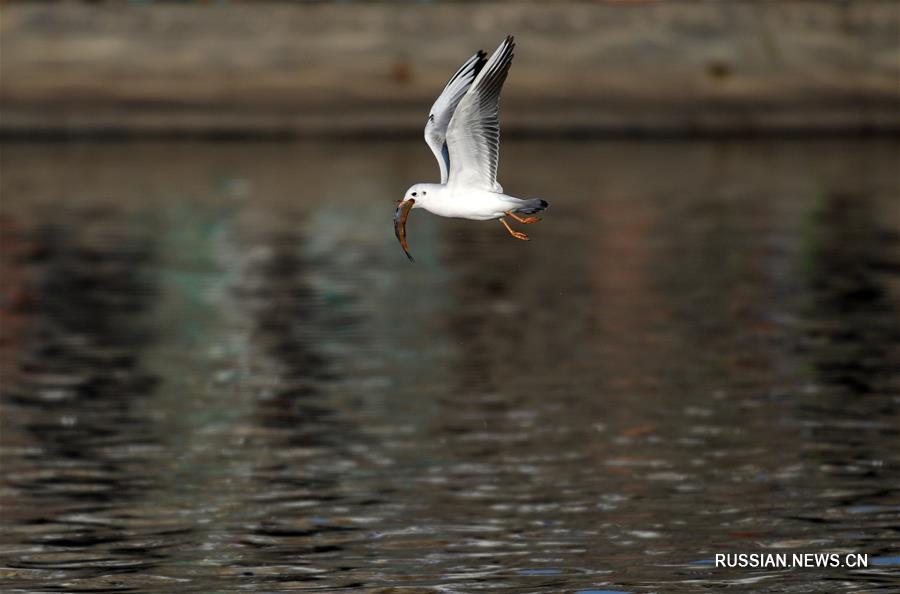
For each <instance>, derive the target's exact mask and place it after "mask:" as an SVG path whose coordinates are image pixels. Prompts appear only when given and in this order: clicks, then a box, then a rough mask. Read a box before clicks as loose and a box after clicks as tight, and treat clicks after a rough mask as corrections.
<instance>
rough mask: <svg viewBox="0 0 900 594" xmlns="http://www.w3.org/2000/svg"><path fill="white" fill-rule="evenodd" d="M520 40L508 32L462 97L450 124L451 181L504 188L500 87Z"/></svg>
mask: <svg viewBox="0 0 900 594" xmlns="http://www.w3.org/2000/svg"><path fill="white" fill-rule="evenodd" d="M515 46H516V44H515V42H514V40H513V38H512V36H508V37H507V38H506V39H505V40H504V41H503V43H501V44H500V47H498V48H497V50H496V51H495V52H494V54H493V55H492V56H491V57H490V59H489V60H488V61H487V64H485V66H484V68H482V69H481V72H479V73H478V76H477V77H476V78H475V81H474V82H473V83H472V85H471V87H469V90H468V91H467V92H466V94H465V96H464V97H463V98H462V99H461V100H460V101H459V105H458V106H457V107H456V111H454V112H453V117H452V118H451V120H450V125H449V126H448V127H447V145H448V147H449V149H450V179H449V183H451V184H454V185H456V184H460V185H465V186H471V187H477V188H482V189H485V190H490V191H493V192H502V191H503V188H502V187H500V184H498V183H497V165H498V163H499V161H500V90H501V89H502V88H503V83H504V82H505V81H506V75H507V74H508V73H509V67H510V65H511V64H512V59H513V49H514V48H515Z"/></svg>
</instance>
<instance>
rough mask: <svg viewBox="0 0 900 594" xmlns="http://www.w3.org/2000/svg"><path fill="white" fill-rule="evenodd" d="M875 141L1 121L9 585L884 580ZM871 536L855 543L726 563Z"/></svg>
mask: <svg viewBox="0 0 900 594" xmlns="http://www.w3.org/2000/svg"><path fill="white" fill-rule="evenodd" d="M897 154H898V151H897V145H896V144H895V143H890V142H861V143H854V142H815V143H814V142H797V143H765V142H752V143H704V142H696V143H675V142H671V143H659V144H654V143H618V142H607V143H588V142H580V143H565V142H551V143H547V142H523V143H507V144H505V145H504V165H503V181H504V183H505V185H506V186H507V188H508V189H509V190H510V191H511V192H513V193H517V192H520V193H523V194H533V195H537V196H543V197H546V198H547V199H549V200H551V202H552V203H553V207H552V210H551V211H550V212H549V213H548V216H547V217H546V220H545V221H544V222H542V223H540V224H538V225H533V226H529V229H528V231H529V233H530V234H531V236H532V239H533V241H531V242H530V243H523V242H516V241H513V240H511V239H509V237H508V236H507V235H506V233H505V231H504V230H503V229H502V228H501V227H500V226H499V225H498V224H496V223H493V222H489V223H471V222H465V221H447V220H440V219H437V218H435V217H432V216H430V215H428V214H423V213H420V212H418V211H417V212H416V213H414V214H413V216H412V217H411V218H410V243H411V245H412V247H413V251H414V252H415V254H416V256H417V260H418V262H419V263H418V264H416V265H414V266H413V265H410V264H409V263H408V262H407V261H406V259H405V258H404V257H403V254H402V252H401V251H400V249H399V247H398V246H397V245H396V242H395V240H394V238H393V233H392V230H391V228H390V220H389V219H390V212H391V210H392V208H393V204H394V201H395V199H396V198H397V196H399V194H398V192H400V191H402V190H403V188H405V187H407V186H408V185H409V183H411V182H413V181H415V180H417V179H428V178H430V177H433V173H434V172H433V171H432V169H433V165H432V163H431V162H430V160H429V158H428V153H427V151H426V150H423V148H422V147H421V146H420V143H418V142H416V143H360V144H353V143H318V144H313V143H310V144H302V143H301V144H277V143H273V144H267V143H260V144H252V143H251V144H224V145H214V144H210V145H205V144H190V143H181V144H171V145H166V144H126V145H25V144H20V145H7V146H5V147H4V152H3V177H2V186H0V191H2V196H3V203H2V209H3V212H2V241H3V258H2V275H3V293H2V304H0V305H2V316H3V317H2V331H3V336H2V341H0V373H2V376H3V384H2V388H3V395H2V398H3V399H2V417H0V422H2V427H0V429H2V433H0V445H2V451H0V456H2V458H0V462H2V469H3V473H2V478H0V488H2V491H0V493H2V505H3V508H2V521H3V525H4V530H3V531H2V535H0V546H2V548H0V580H2V583H3V587H4V590H5V591H23V592H25V591H28V592H32V591H141V592H162V591H179V592H184V591H196V592H209V591H235V590H247V591H265V592H271V591H298V590H305V589H314V590H320V591H341V590H354V591H371V592H376V591H393V589H395V588H397V589H403V590H404V591H415V592H439V591H440V592H472V591H480V590H490V591H506V592H576V591H583V592H589V591H624V592H659V591H666V592H694V591H698V590H711V591H717V590H719V589H722V588H725V587H728V588H730V589H735V590H748V591H779V592H782V591H783V592H811V591H848V592H849V591H863V590H865V591H877V590H884V591H890V590H891V589H892V588H894V587H895V586H896V584H897V580H898V578H900V567H898V564H897V562H896V559H897V555H898V545H897V543H898V542H900V534H898V528H897V526H898V525H900V478H898V477H900V472H898V463H900V455H898V453H897V451H898V448H897V443H898V442H900V439H898V428H900V414H898V409H900V200H898V196H900V191H898V187H897V186H898V180H897V177H896V157H897ZM795 551H797V552H818V551H828V552H860V553H868V554H869V555H870V557H871V558H872V560H873V563H872V566H871V567H870V568H869V569H849V568H838V569H790V570H784V569H754V570H749V569H716V568H714V567H712V566H711V560H712V559H713V557H714V555H715V554H716V553H726V552H728V553H740V552H795Z"/></svg>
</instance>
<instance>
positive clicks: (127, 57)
mask: <svg viewBox="0 0 900 594" xmlns="http://www.w3.org/2000/svg"><path fill="white" fill-rule="evenodd" d="M898 31H900V3H897V2H894V1H881V0H856V1H854V2H804V1H795V0H786V1H781V2H672V3H655V2H654V3H644V2H631V3H605V2H600V3H569V2H553V3H551V2H540V3H524V4H523V3H508V2H499V3H491V2H488V3H472V4H469V3H464V4H437V5H423V4H421V3H412V4H404V3H389V4H380V3H376V4H371V3H366V4H360V3H340V4H333V3H326V4H283V3H275V4H264V3H259V2H254V3H247V4H242V3H237V4H226V5H196V4H152V5H147V4H143V5H133V4H124V3H123V4H118V3H112V4H83V3H62V4H21V3H11V4H10V3H7V4H4V5H3V6H2V11H0V100H2V114H0V132H2V133H4V134H6V135H16V134H25V135H27V134H32V133H46V134H66V133H88V134H91V133H113V134H117V133H124V134H132V133H134V134H139V133H154V134H201V135H202V134H245V133H246V134H289V135H293V134H299V135H309V134H332V133H346V134H359V133H361V134H367V133H374V134H382V133H389V134H393V133H397V134H406V133H410V134H418V133H419V132H420V131H421V127H422V125H423V124H424V121H425V117H426V115H427V110H428V107H429V106H430V105H431V102H432V101H433V99H434V97H435V95H436V94H437V93H438V92H439V91H440V89H441V88H442V86H443V83H444V82H445V80H446V79H447V77H448V76H449V75H450V74H452V72H453V71H454V70H455V68H456V67H457V66H458V65H459V64H460V63H461V62H462V61H463V60H464V59H465V58H467V57H468V56H469V55H470V54H471V53H472V52H473V51H474V50H475V49H478V48H484V49H486V50H492V49H493V47H495V46H496V44H497V43H498V42H499V41H500V39H501V38H502V37H503V36H504V35H505V34H506V33H513V34H515V35H516V38H517V40H518V43H519V47H518V49H517V57H516V62H515V63H514V65H513V69H512V72H511V75H510V78H509V81H508V82H507V86H506V89H505V93H504V108H503V124H504V129H505V130H506V131H507V132H513V133H515V132H529V133H571V132H575V133H590V132H597V131H600V132H603V131H611V132H648V133H659V132H662V133H685V132H687V133H690V132H735V131H737V132H745V131H749V132H757V131H772V130H775V131H780V130H791V131H845V132H865V131H873V130H876V131H893V132H897V131H900V111H898V109H900V107H898V106H900V45H898V43H900V42H898Z"/></svg>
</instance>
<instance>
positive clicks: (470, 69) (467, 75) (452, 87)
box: [425, 50, 487, 184]
mask: <svg viewBox="0 0 900 594" xmlns="http://www.w3.org/2000/svg"><path fill="white" fill-rule="evenodd" d="M486 55H487V54H485V53H484V52H483V51H481V50H478V53H477V54H475V55H474V56H472V57H471V58H469V59H468V60H466V63H465V64H463V65H462V67H460V69H459V70H457V71H456V74H454V75H453V76H452V77H451V78H450V80H449V81H448V82H447V85H446V86H445V87H444V91H443V92H442V93H441V94H440V96H439V97H438V98H437V101H435V102H434V105H432V106H431V111H430V112H429V113H428V122H427V123H426V124H425V142H426V143H428V146H429V147H430V148H431V152H433V153H434V156H435V157H437V160H438V165H440V167H441V183H442V184H445V183H447V176H448V175H449V172H450V156H449V154H448V152H447V144H446V142H445V141H444V139H445V137H446V136H447V126H449V125H450V119H451V118H452V117H453V112H454V111H455V110H456V106H457V105H458V104H459V101H460V99H462V98H463V96H464V95H465V94H466V91H468V90H469V87H470V86H471V85H472V81H474V80H475V77H476V76H478V73H479V72H480V71H481V68H482V67H483V66H484V63H485V62H486V61H487V60H486V58H485V56H486Z"/></svg>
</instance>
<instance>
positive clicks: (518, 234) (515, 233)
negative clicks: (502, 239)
mask: <svg viewBox="0 0 900 594" xmlns="http://www.w3.org/2000/svg"><path fill="white" fill-rule="evenodd" d="M500 223H502V224H503V226H504V227H506V230H507V231H509V234H510V235H512V236H513V237H515V238H516V239H521V240H522V241H529V239H528V236H527V235H525V234H524V233H522V232H521V231H513V228H512V227H510V226H509V223H507V222H506V219H500Z"/></svg>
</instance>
